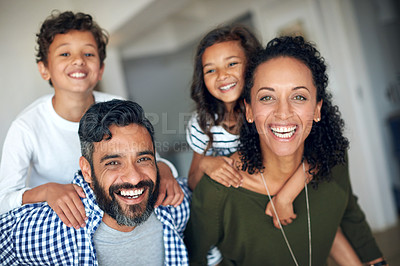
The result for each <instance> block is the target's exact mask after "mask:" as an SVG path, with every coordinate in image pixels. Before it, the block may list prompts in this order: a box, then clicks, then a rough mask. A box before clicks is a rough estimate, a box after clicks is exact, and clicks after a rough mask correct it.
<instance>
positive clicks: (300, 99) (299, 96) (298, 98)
mask: <svg viewBox="0 0 400 266" xmlns="http://www.w3.org/2000/svg"><path fill="white" fill-rule="evenodd" d="M293 99H295V100H298V101H306V100H307V98H306V97H304V96H301V95H296V96H294V97H293Z"/></svg>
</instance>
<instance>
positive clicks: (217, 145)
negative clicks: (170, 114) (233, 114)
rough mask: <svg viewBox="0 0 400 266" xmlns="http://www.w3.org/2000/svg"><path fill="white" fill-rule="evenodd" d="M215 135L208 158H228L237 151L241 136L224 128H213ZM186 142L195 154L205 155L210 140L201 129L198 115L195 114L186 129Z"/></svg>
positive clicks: (208, 151)
mask: <svg viewBox="0 0 400 266" xmlns="http://www.w3.org/2000/svg"><path fill="white" fill-rule="evenodd" d="M211 133H212V134H213V144H212V146H211V147H210V148H209V149H208V150H207V152H206V154H205V155H207V156H210V155H212V156H227V155H230V154H232V153H234V152H236V151H237V149H238V145H239V135H234V134H231V133H229V132H228V131H226V130H225V129H224V128H223V127H222V126H213V127H211ZM186 140H187V142H188V143H189V146H190V147H191V148H192V150H194V151H195V152H197V153H199V154H204V150H205V149H206V147H207V145H208V143H209V141H210V139H209V137H208V136H207V135H206V134H205V133H204V132H203V130H202V129H201V128H200V125H199V122H198V115H197V114H196V113H194V114H193V115H192V117H191V118H190V120H189V122H188V126H187V128H186Z"/></svg>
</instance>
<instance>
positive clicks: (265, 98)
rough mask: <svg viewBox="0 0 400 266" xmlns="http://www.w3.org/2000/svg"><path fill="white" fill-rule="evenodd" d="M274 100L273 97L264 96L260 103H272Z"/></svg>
mask: <svg viewBox="0 0 400 266" xmlns="http://www.w3.org/2000/svg"><path fill="white" fill-rule="evenodd" d="M271 100H272V97H271V96H263V97H261V98H260V101H265V102H266V101H271Z"/></svg>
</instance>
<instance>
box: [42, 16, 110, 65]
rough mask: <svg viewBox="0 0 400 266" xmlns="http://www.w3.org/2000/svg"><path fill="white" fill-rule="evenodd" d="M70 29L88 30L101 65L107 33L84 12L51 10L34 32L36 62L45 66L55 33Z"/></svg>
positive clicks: (63, 32) (104, 53)
mask: <svg viewBox="0 0 400 266" xmlns="http://www.w3.org/2000/svg"><path fill="white" fill-rule="evenodd" d="M71 30H79V31H89V32H91V33H92V34H93V37H94V39H95V41H96V44H97V49H98V52H99V57H100V67H102V66H103V63H104V59H105V58H106V46H107V43H108V33H107V32H106V31H105V30H104V29H102V28H100V26H99V25H98V24H97V23H96V22H95V21H93V19H92V16H90V15H89V14H85V13H81V12H78V13H73V12H71V11H65V12H62V13H60V11H53V12H52V14H51V15H50V16H49V17H48V18H47V19H46V20H45V21H44V22H43V24H42V26H41V28H40V31H39V33H37V34H36V37H37V39H36V43H37V48H36V50H37V54H36V63H38V62H40V61H42V62H43V63H44V65H45V66H47V63H48V61H47V55H48V53H49V47H50V44H51V43H52V42H53V40H54V38H55V36H56V35H57V34H65V33H68V32H69V31H71Z"/></svg>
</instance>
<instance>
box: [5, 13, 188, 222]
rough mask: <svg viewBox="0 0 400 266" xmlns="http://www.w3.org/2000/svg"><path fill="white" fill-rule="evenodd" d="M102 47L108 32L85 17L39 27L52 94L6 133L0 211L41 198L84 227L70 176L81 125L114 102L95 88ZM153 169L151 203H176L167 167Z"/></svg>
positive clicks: (178, 196)
mask: <svg viewBox="0 0 400 266" xmlns="http://www.w3.org/2000/svg"><path fill="white" fill-rule="evenodd" d="M107 43H108V36H107V34H106V33H105V31H104V30H103V29H101V28H100V27H99V26H98V25H97V23H96V22H94V21H93V20H92V17H91V16H90V15H88V14H84V13H76V14H74V13H73V12H70V11H67V12H63V13H58V12H56V13H53V14H52V15H51V16H50V17H49V18H48V19H47V20H46V21H45V22H44V23H43V24H42V26H41V29H40V32H39V33H38V34H37V44H38V53H37V60H36V61H37V63H38V68H39V72H40V74H41V76H42V78H43V79H44V80H48V81H49V83H50V85H52V86H53V87H54V95H45V96H43V97H41V98H39V99H38V100H36V101H35V102H34V103H32V104H31V105H30V106H28V107H27V108H26V109H25V110H24V111H23V112H22V113H21V114H20V115H19V116H18V117H17V119H16V120H15V121H14V122H13V123H12V125H11V127H10V129H9V132H8V134H7V137H6V140H5V142H4V146H3V156H2V161H1V165H0V206H1V207H0V213H3V212H6V211H8V210H11V209H13V208H15V207H18V206H21V205H22V204H26V203H35V202H42V201H46V202H47V203H48V204H49V206H50V207H51V208H52V209H53V210H54V211H55V212H56V213H57V214H58V215H59V217H60V219H61V220H62V221H63V222H64V223H65V224H66V225H67V226H73V227H75V228H79V227H83V226H84V225H85V219H86V214H85V210H84V207H83V205H82V203H81V201H80V198H79V197H85V194H84V193H83V191H82V189H80V188H79V187H77V186H75V185H72V184H70V181H71V180H70V178H71V176H72V175H73V173H75V172H76V171H77V170H78V169H79V165H78V160H77V159H76V158H79V154H80V149H79V138H78V134H77V132H78V125H79V120H80V119H81V117H82V115H83V114H84V113H85V111H86V110H87V109H88V108H89V107H90V106H91V105H92V104H93V103H95V102H102V101H107V100H111V99H113V98H115V96H112V95H108V94H105V93H100V92H96V91H93V89H94V87H95V86H96V84H97V82H99V81H100V80H101V78H102V75H103V71H104V59H105V57H106V45H107ZM158 166H159V168H160V174H161V182H160V195H159V198H158V200H157V203H156V205H159V204H160V203H161V202H162V204H163V205H168V204H170V205H175V206H176V205H178V204H180V203H181V202H182V200H183V192H182V190H181V189H180V187H179V185H178V183H177V182H176V180H175V179H174V178H173V176H172V173H171V171H170V169H169V168H168V166H167V165H166V164H165V163H159V164H158ZM27 181H28V182H27ZM27 184H29V187H27V186H26V185H27ZM166 190H167V191H166ZM165 194H168V197H167V198H165ZM164 198H165V199H164Z"/></svg>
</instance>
